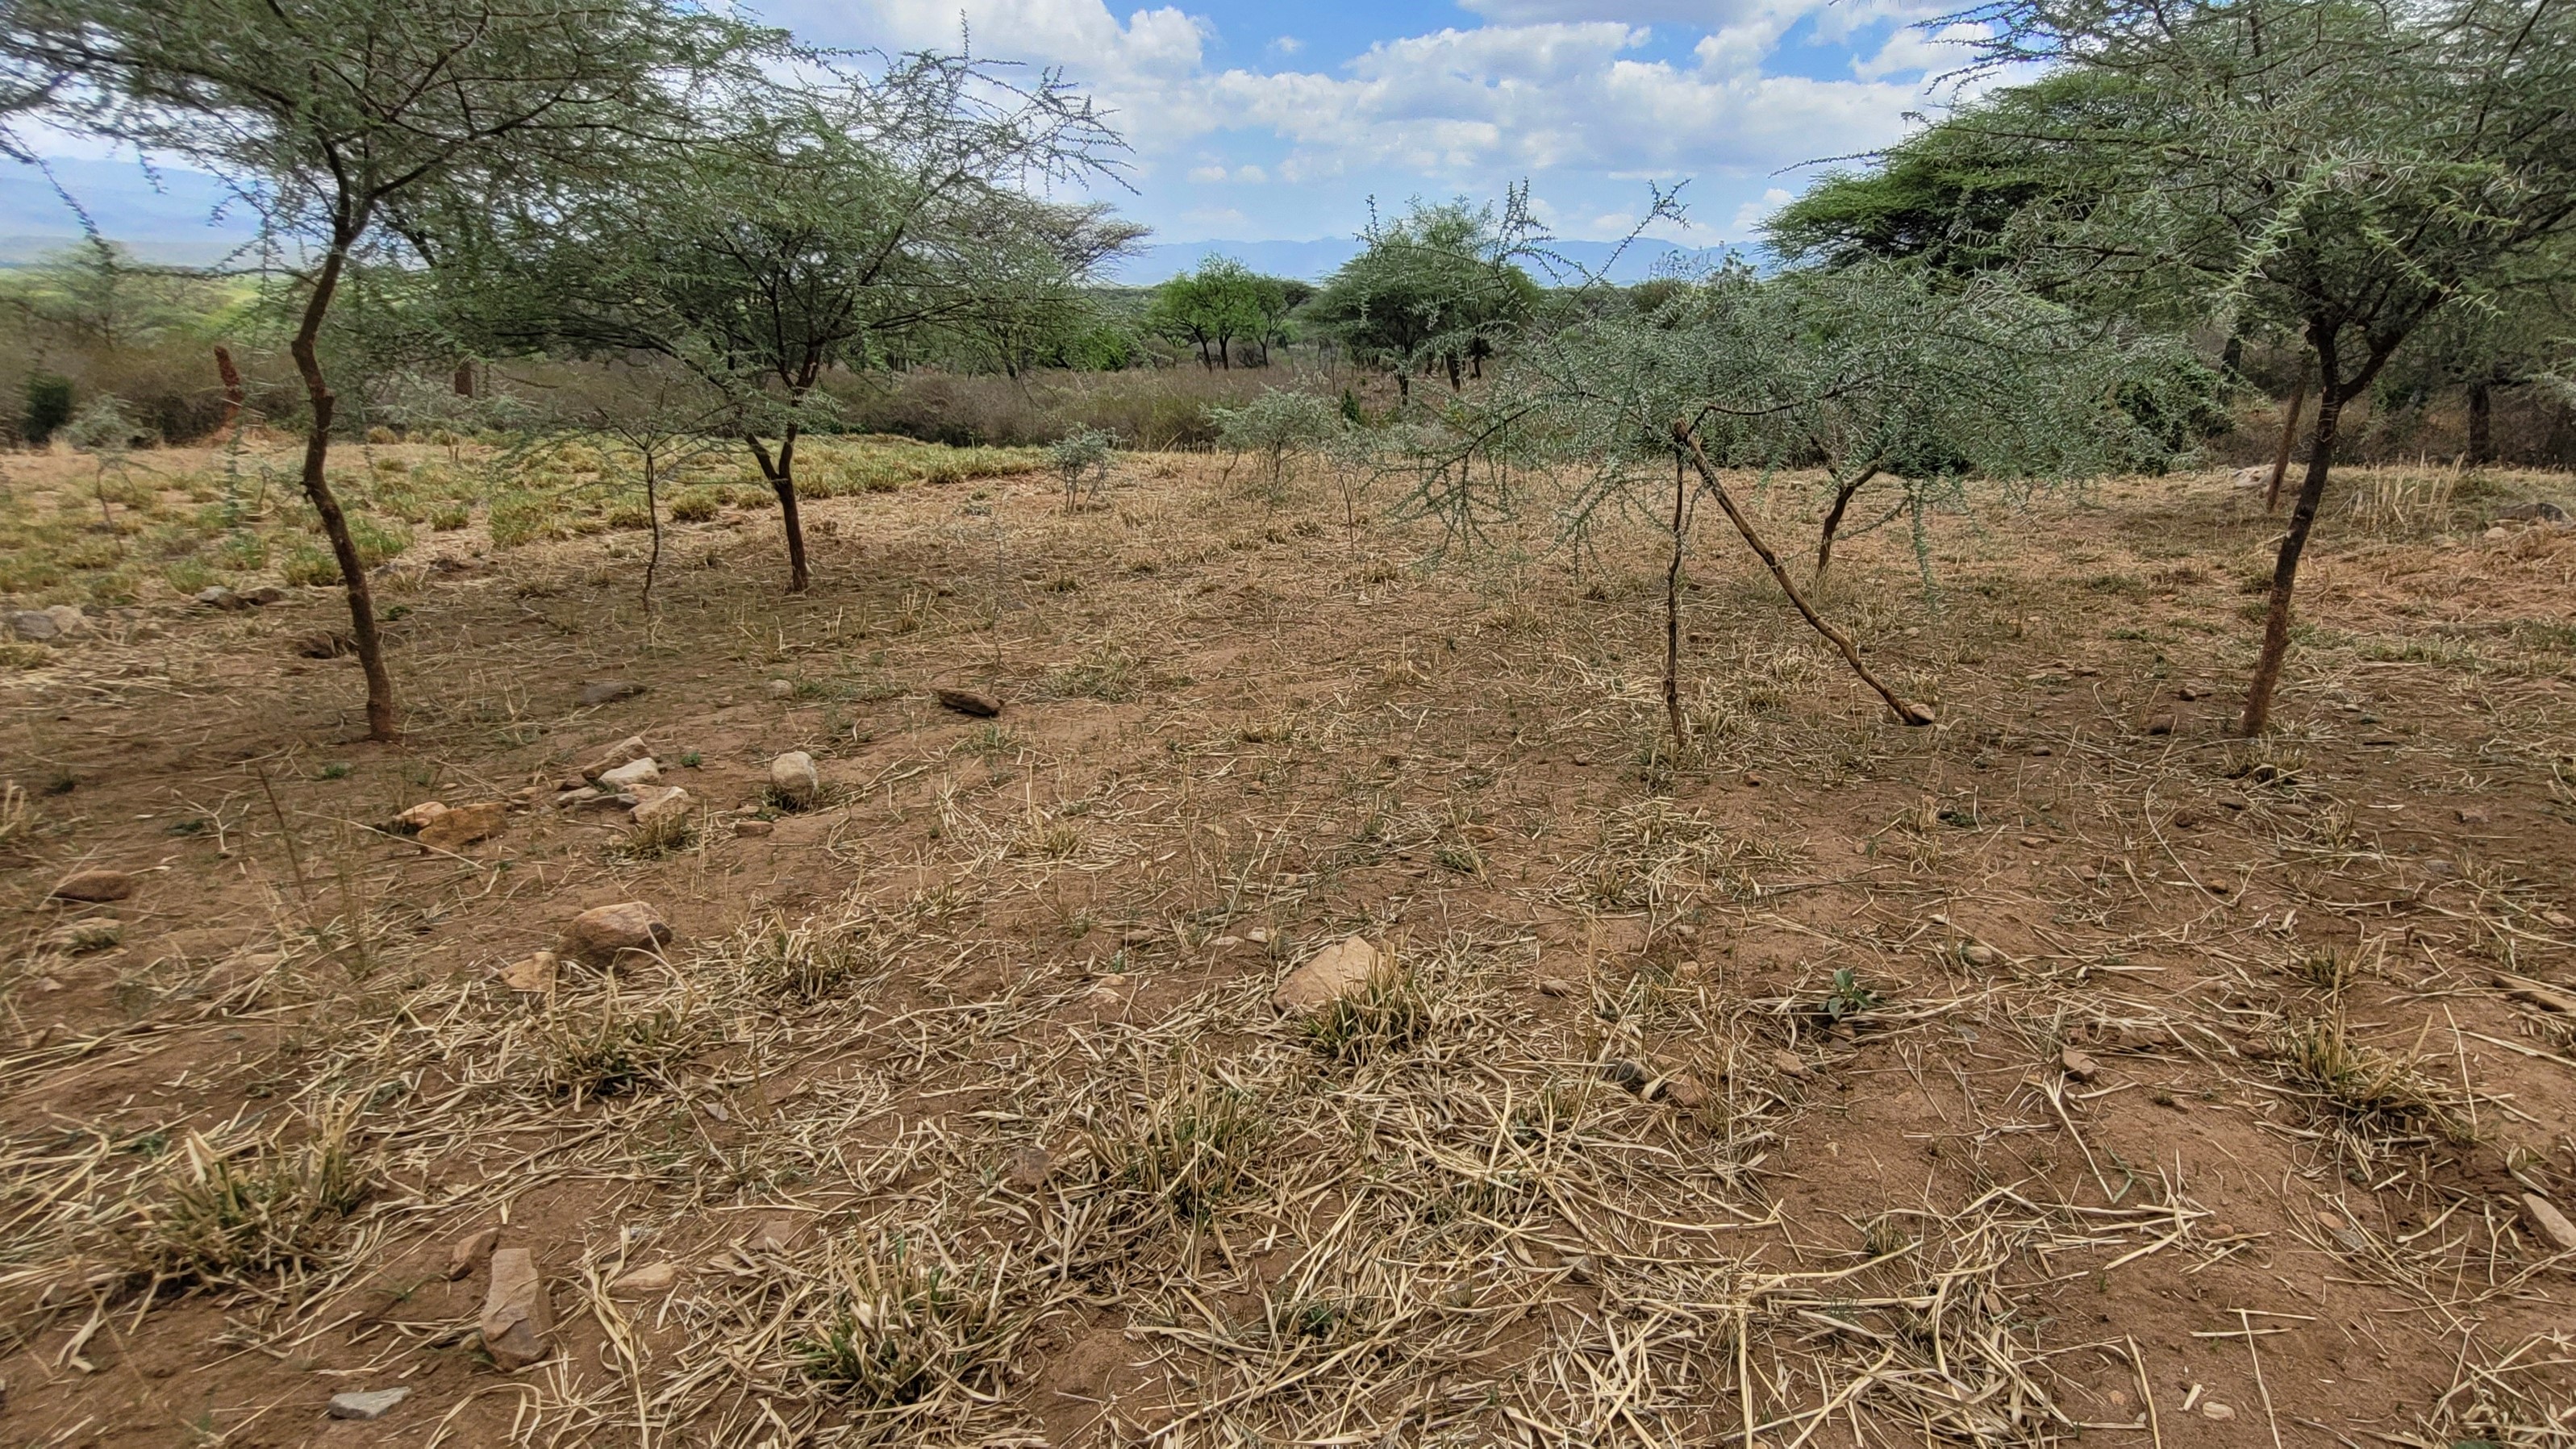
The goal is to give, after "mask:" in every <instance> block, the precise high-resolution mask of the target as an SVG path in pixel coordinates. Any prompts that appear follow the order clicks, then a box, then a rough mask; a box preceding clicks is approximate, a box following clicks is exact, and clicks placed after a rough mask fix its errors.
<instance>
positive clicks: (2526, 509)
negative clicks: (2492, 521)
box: [2496, 502, 2567, 523]
mask: <svg viewBox="0 0 2576 1449" xmlns="http://www.w3.org/2000/svg"><path fill="white" fill-rule="evenodd" d="M2496 517H2498V518H2500V519H2511V520H2512V521H2513V522H2515V523H2565V522H2566V521H2567V510H2566V509H2564V508H2561V507H2559V506H2558V505H2557V504H2555V503H2549V502H2539V503H2517V504H2515V505H2514V506H2512V507H2511V508H2507V509H2502V510H2500V511H2498V512H2497V514H2496Z"/></svg>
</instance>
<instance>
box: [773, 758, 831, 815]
mask: <svg viewBox="0 0 2576 1449" xmlns="http://www.w3.org/2000/svg"><path fill="white" fill-rule="evenodd" d="M769 793H770V796H771V798H773V799H775V800H777V801H778V803H779V804H781V805H792V806H794V807H795V808H797V809H799V810H810V809H812V808H813V807H814V806H816V805H818V804H820V803H822V800H823V772H822V771H820V770H818V769H816V768H814V757H813V756H812V755H809V754H807V753H805V752H804V751H803V750H789V751H788V752H787V753H786V754H783V755H780V756H779V757H778V758H777V759H774V760H772V761H770V762H769Z"/></svg>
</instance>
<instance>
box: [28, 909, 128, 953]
mask: <svg viewBox="0 0 2576 1449" xmlns="http://www.w3.org/2000/svg"><path fill="white" fill-rule="evenodd" d="M124 939H125V923H124V922H123V921H120V920H118V919H117V918H116V917H114V916H87V917H84V918H82V919H80V920H77V921H66V922H64V923H63V924H62V925H59V926H56V927H54V928H53V929H52V930H50V931H47V932H46V933H45V934H44V935H42V936H39V937H37V938H36V944H37V945H39V946H41V947H43V948H45V949H46V950H48V951H66V952H69V953H71V954H72V955H75V956H77V955H80V954H82V953H84V952H88V951H104V950H106V949H107V948H109V947H110V946H114V945H116V944H118V943H119V942H121V941H123V940H124Z"/></svg>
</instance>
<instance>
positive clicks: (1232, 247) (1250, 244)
mask: <svg viewBox="0 0 2576 1449" xmlns="http://www.w3.org/2000/svg"><path fill="white" fill-rule="evenodd" d="M1550 250H1552V251H1555V252H1557V253H1558V254H1560V255H1562V256H1563V257H1564V258H1565V259H1566V260H1567V261H1569V262H1571V263H1573V264H1574V265H1576V266H1578V267H1581V268H1583V269H1585V270H1586V271H1593V272H1598V271H1600V270H1602V269H1603V268H1604V267H1608V268H1609V278H1610V280H1611V281H1614V282H1642V281H1645V280H1646V279H1647V278H1649V277H1653V276H1659V275H1662V274H1663V273H1665V272H1667V271H1670V270H1676V269H1677V270H1682V271H1695V270H1698V269H1700V268H1703V267H1709V266H1714V265H1715V264H1716V263H1718V262H1719V261H1721V260H1723V259H1724V258H1725V257H1726V256H1727V255H1728V253H1730V252H1736V253H1739V254H1744V255H1746V256H1747V259H1748V260H1750V259H1752V257H1751V254H1750V252H1749V251H1748V249H1745V248H1739V247H1733V246H1726V245H1718V246H1707V247H1684V246H1675V245H1674V244H1673V243H1671V242H1665V241H1650V240H1642V239H1641V240H1639V241H1637V242H1635V243H1633V244H1631V245H1630V246H1629V247H1628V248H1627V250H1626V251H1625V252H1621V253H1619V258H1618V261H1617V263H1616V264H1615V265H1613V264H1612V262H1611V256H1612V254H1613V253H1614V252H1618V251H1619V248H1618V245H1617V243H1615V242H1597V241H1563V242H1557V243H1555V244H1554V245H1553V246H1552V247H1551V248H1550ZM1359 252H1360V242H1359V239H1358V238H1356V237H1324V238H1320V239H1318V240H1315V241H1201V242H1158V243H1156V244H1154V245H1152V246H1148V247H1144V248H1141V249H1140V250H1139V251H1138V252H1137V253H1136V255H1134V256H1132V257H1126V258H1122V259H1121V260H1119V261H1118V262H1115V263H1113V264H1111V265H1110V266H1109V267H1107V268H1105V269H1104V276H1103V279H1104V280H1106V281H1110V282H1115V283H1117V284H1119V285H1122V286H1129V287H1150V286H1152V285H1154V284H1155V283H1157V282H1162V281H1167V280H1169V279H1170V278H1173V277H1176V276H1179V275H1180V274H1181V273H1183V272H1187V271H1190V270H1193V269H1194V268H1196V267H1197V266H1198V265H1199V263H1200V262H1201V261H1203V260H1205V259H1207V258H1209V257H1232V258H1234V259H1235V260H1236V261H1239V262H1241V263H1243V264H1244V265H1245V266H1247V267H1250V268H1252V269H1253V270H1254V271H1256V272H1264V273H1267V274H1269V275H1271V276H1274V277H1303V278H1305V279H1306V280H1308V281H1314V282H1320V281H1322V280H1323V279H1324V278H1326V277H1329V276H1331V275H1332V274H1333V272H1334V270H1335V269H1337V268H1339V267H1340V266H1341V264H1342V263H1344V262H1347V261H1349V260H1350V259H1351V258H1353V257H1355V256H1358V255H1359ZM1533 270H1535V269H1533ZM1539 280H1540V281H1541V282H1543V283H1554V282H1567V283H1570V282H1575V281H1580V280H1581V278H1579V277H1574V276H1567V277H1563V278H1552V277H1545V276H1542V277H1540V278H1539Z"/></svg>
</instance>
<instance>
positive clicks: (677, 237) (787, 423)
mask: <svg viewBox="0 0 2576 1449" xmlns="http://www.w3.org/2000/svg"><path fill="white" fill-rule="evenodd" d="M827 59H828V58H826V57H809V58H808V59H807V64H806V67H805V69H806V70H807V71H808V72H809V73H816V72H819V78H818V79H814V80H810V81H807V82H804V83H799V84H795V85H787V84H763V85H761V86H758V87H744V88H742V89H740V90H739V91H738V92H737V93H736V95H735V97H734V99H733V102H732V104H731V106H730V107H729V110H730V111H731V113H732V115H733V116H734V117H735V118H736V120H735V124H734V128H733V131H732V133H731V134H729V135H726V136H724V137H722V138H720V139H715V140H711V141H708V142H706V143H704V144H700V145H695V146H691V147H688V148H685V149H682V150H678V151H675V152H674V153H672V154H670V155H668V156H666V157H663V158H660V159H659V160H658V161H657V162H656V163H655V164H651V165H639V166H637V167H635V168H634V169H632V170H630V171H627V172H625V173H622V174H620V175H618V176H616V177H613V178H604V179H603V180H602V181H601V182H600V183H599V184H596V185H591V186H587V187H583V188H580V189H577V190H573V191H569V192H564V193H558V194H555V195H549V196H544V197H540V198H536V202H537V203H538V204H534V205H531V206H528V207H526V208H523V209H520V210H518V211H516V212H514V213H513V214H511V215H509V216H507V217H505V218H503V219H502V223H501V224H500V225H499V226H498V227H496V228H494V229H493V230H492V231H491V232H490V233H488V234H486V235H483V236H481V237H478V238H477V239H476V244H475V245H474V246H473V247H472V248H471V249H470V250H465V251H460V252H459V253H457V255H456V261H457V270H458V272H459V273H460V274H461V275H460V278H459V287H460V291H461V292H464V293H467V294H470V297H471V301H470V302H469V303H468V304H467V306H468V310H469V311H470V312H471V313H472V314H473V315H475V316H477V317H478V318H479V319H481V320H480V323H479V330H480V331H482V333H483V334H484V335H485V338H486V340H487V341H488V342H489V344H490V345H491V346H492V347H493V348H495V349H507V350H522V351H525V350H560V351H565V352H570V353H575V354H580V355H588V356H611V355H617V354H634V353H643V354H654V355H658V356H661V357H665V358H668V359H670V360H672V361H673V362H676V363H678V364H679V365H681V366H683V367H686V368H689V369H690V370H692V371H694V372H696V373H697V374H698V375H699V376H701V377H703V378H705V379H706V380H707V381H708V382H709V383H710V384H712V385H714V386H716V387H717V388H719V389H721V390H722V391H723V392H724V393H725V394H726V395H727V396H728V397H729V398H731V399H732V400H733V402H734V405H735V415H734V419H733V429H734V431H735V432H736V433H737V435H739V436H740V437H742V438H743V440H744V441H745V442H746V443H747V444H748V445H749V447H750V449H751V453H752V457H753V459H754V460H755V461H756V462H757V463H758V465H759V468H760V473H761V477H762V478H763V479H764V480H765V481H766V482H767V483H768V484H769V486H770V488H771V490H772V491H773V492H774V493H775V494H776V495H777V497H778V504H779V510H780V513H781V516H782V519H783V523H784V528H785V532H786V542H787V561H788V575H789V582H788V590H789V592H791V593H801V592H803V591H804V589H805V588H806V586H807V584H808V583H809V581H810V579H811V573H810V571H809V569H808V568H807V565H806V559H805V535H804V529H803V526H802V524H801V523H800V521H799V519H798V517H797V497H796V441H797V439H798V437H799V436H800V435H801V434H802V433H803V432H804V431H805V430H806V428H807V427H808V425H809V424H810V423H811V422H812V421H814V419H815V416H816V414H817V413H818V411H823V410H827V409H828V408H829V407H830V398H829V397H828V395H826V394H824V393H822V392H821V391H820V389H821V384H822V382H823V380H824V378H825V376H826V375H827V374H828V373H830V372H832V371H833V370H834V369H845V370H853V371H855V370H863V369H866V368H868V367H870V366H874V365H882V364H883V363H884V362H885V361H886V359H887V356H888V353H889V351H890V350H891V349H892V348H894V347H896V346H897V345H899V344H902V343H904V342H906V341H907V340H911V339H916V338H919V337H922V336H924V335H926V334H931V333H935V332H937V331H938V330H939V329H942V328H945V327H949V326H953V325H963V324H966V323H969V322H972V321H973V320H974V319H975V317H976V316H977V309H978V308H979V307H983V306H987V305H989V303H990V301H991V298H990V296H989V294H988V293H987V292H986V291H984V290H983V288H984V286H985V285H986V284H987V283H989V282H990V281H991V280H992V279H993V277H994V275H995V271H994V258H995V257H996V256H997V255H1004V254H1007V255H1008V256H1009V257H1010V258H1011V259H1012V262H1013V265H1014V266H1015V267H1016V268H1017V273H1018V276H1019V278H1020V280H1021V283H1022V284H1026V283H1027V280H1028V276H1029V272H1030V269H1031V268H1032V267H1037V268H1038V269H1040V270H1047V271H1050V272H1051V273H1052V275H1053V277H1054V278H1055V279H1056V280H1057V281H1059V282H1061V281H1063V280H1067V279H1072V278H1078V277H1079V276H1080V275H1081V274H1082V273H1083V272H1085V271H1087V270H1088V269H1089V268H1090V267H1091V266H1093V265H1095V264H1096V263H1097V262H1098V261H1099V260H1100V259H1101V258H1102V257H1104V256H1106V255H1107V254H1109V253H1110V252H1111V251H1114V250H1115V249H1116V248H1117V247H1119V246H1123V245H1124V244H1125V242H1126V241H1127V240H1128V239H1130V238H1132V236H1133V235H1134V233H1133V231H1132V230H1131V229H1129V228H1127V227H1125V226H1124V225H1123V224H1121V223H1118V222H1116V221H1114V220H1112V219H1110V218H1109V217H1107V216H1106V215H1105V214H1104V213H1102V212H1101V211H1099V210H1097V209H1095V208H1090V207H1078V206H1066V205H1061V204H1057V203H1052V202H1048V201H1045V200H1043V199H1041V198H1039V197H1036V196H1033V195H1031V194H1030V193H1029V192H1028V191H1027V190H1025V189H1023V188H1024V187H1026V186H1027V185H1029V184H1031V183H1042V182H1046V181H1050V180H1072V179H1076V178H1081V177H1088V176H1100V175H1105V174H1109V173H1111V172H1112V170H1113V168H1114V164H1115V162H1114V153H1115V152H1116V150H1117V149H1118V147H1119V142H1118V138H1117V136H1116V135H1115V134H1114V133H1113V132H1111V131H1110V129H1109V127H1108V125H1107V123H1106V122H1105V121H1103V120H1102V119H1101V117H1100V116H1099V114H1098V113H1097V112H1096V111H1095V110H1094V109H1093V108H1092V105H1091V103H1090V102H1089V101H1087V100H1085V99H1083V98H1082V97H1080V96H1078V95H1076V94H1075V93H1074V92H1073V91H1072V90H1071V89H1070V88H1068V87H1067V86H1066V85H1065V84H1064V83H1063V81H1062V80H1061V79H1059V78H1058V77H1057V76H1055V75H1054V74H1052V73H1048V74H1043V75H1041V76H1039V77H1038V78H1037V79H1036V81H1035V82H1034V83H1032V84H1028V85H1015V84H1013V83H1011V81H1010V79H1009V77H1008V75H1007V74H1006V70H1005V68H1004V67H1001V66H997V65H993V64H990V63H987V62H983V61H979V60H977V59H975V58H973V57H971V56H967V55H947V54H930V53H922V54H913V55H906V56H902V57H899V58H896V59H893V60H891V61H888V62H885V63H884V64H883V65H882V67H881V68H880V69H879V70H878V71H877V72H876V73H875V74H873V75H865V74H854V73H851V72H848V71H843V70H840V69H837V68H826V67H825V65H824V61H825V60H827ZM773 441H774V443H775V446H774V447H773V446H772V443H773Z"/></svg>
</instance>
